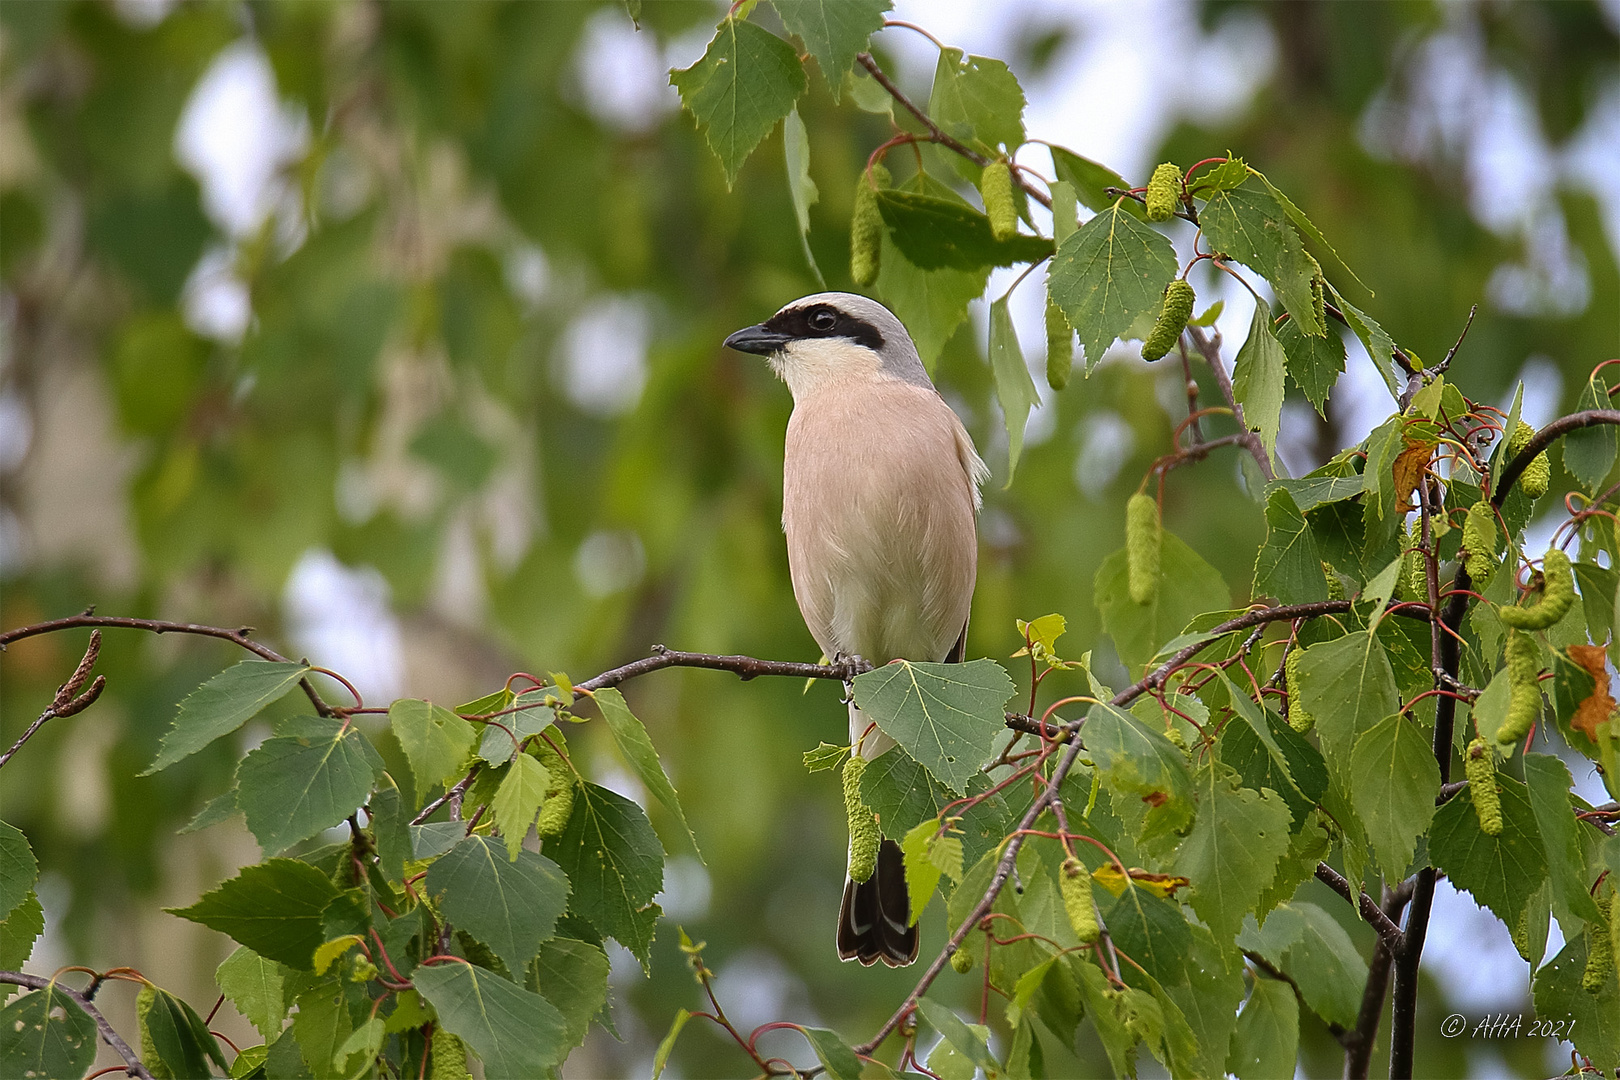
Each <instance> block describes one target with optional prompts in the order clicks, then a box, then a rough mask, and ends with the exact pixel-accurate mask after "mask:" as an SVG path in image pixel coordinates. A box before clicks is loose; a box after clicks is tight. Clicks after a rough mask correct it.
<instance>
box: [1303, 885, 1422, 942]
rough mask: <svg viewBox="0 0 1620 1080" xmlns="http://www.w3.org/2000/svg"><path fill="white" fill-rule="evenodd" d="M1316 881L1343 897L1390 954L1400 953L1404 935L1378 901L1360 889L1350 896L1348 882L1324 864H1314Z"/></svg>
mask: <svg viewBox="0 0 1620 1080" xmlns="http://www.w3.org/2000/svg"><path fill="white" fill-rule="evenodd" d="M1316 880H1317V881H1320V882H1321V883H1322V884H1324V885H1326V886H1327V887H1328V888H1330V889H1332V890H1333V891H1334V892H1336V893H1338V894H1339V895H1340V896H1342V897H1344V898H1345V900H1346V901H1347V902H1348V903H1349V904H1350V905H1351V906H1352V907H1354V908H1355V909H1356V910H1357V911H1359V912H1360V913H1361V920H1362V921H1363V922H1365V923H1366V924H1367V925H1368V926H1371V927H1372V928H1373V930H1374V931H1375V932H1376V933H1377V934H1378V939H1379V941H1381V942H1382V943H1383V944H1384V945H1385V946H1386V947H1387V948H1388V949H1389V951H1390V952H1392V953H1395V954H1397V955H1398V954H1399V953H1400V952H1401V950H1402V948H1404V938H1405V935H1403V934H1402V933H1401V928H1400V927H1398V926H1396V925H1395V923H1394V921H1393V920H1391V919H1390V917H1389V916H1388V915H1385V914H1384V909H1383V908H1381V907H1379V906H1378V901H1376V900H1374V899H1373V898H1372V897H1370V896H1368V895H1367V894H1366V892H1365V891H1363V890H1362V889H1360V888H1357V889H1356V890H1355V894H1354V895H1352V894H1351V886H1350V882H1349V881H1348V880H1347V879H1346V878H1345V876H1344V875H1343V874H1341V873H1339V872H1338V871H1337V870H1335V869H1333V867H1331V866H1329V865H1328V864H1327V863H1325V862H1324V863H1317V864H1316Z"/></svg>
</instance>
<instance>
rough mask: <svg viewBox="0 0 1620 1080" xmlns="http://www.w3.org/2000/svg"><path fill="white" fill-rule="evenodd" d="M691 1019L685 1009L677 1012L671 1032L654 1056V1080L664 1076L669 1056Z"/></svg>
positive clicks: (672, 1022) (671, 1023)
mask: <svg viewBox="0 0 1620 1080" xmlns="http://www.w3.org/2000/svg"><path fill="white" fill-rule="evenodd" d="M690 1019H692V1014H691V1013H689V1012H687V1011H686V1010H685V1009H676V1010H675V1019H674V1020H672V1021H671V1022H670V1025H669V1032H668V1034H666V1035H665V1036H664V1039H663V1041H662V1042H660V1043H659V1044H658V1052H657V1053H656V1054H654V1055H653V1070H652V1080H658V1078H659V1077H660V1076H662V1075H664V1066H665V1065H668V1064H669V1055H670V1054H671V1053H672V1052H673V1051H674V1049H675V1040H676V1039H678V1038H680V1037H681V1029H682V1028H684V1027H685V1026H686V1022H687V1021H688V1020H690Z"/></svg>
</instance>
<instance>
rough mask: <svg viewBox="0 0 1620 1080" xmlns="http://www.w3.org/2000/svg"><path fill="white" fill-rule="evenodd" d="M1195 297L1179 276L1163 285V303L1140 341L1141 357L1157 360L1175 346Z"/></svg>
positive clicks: (1185, 325)
mask: <svg viewBox="0 0 1620 1080" xmlns="http://www.w3.org/2000/svg"><path fill="white" fill-rule="evenodd" d="M1195 299H1197V297H1196V296H1195V295H1194V293H1193V287H1192V286H1191V285H1190V284H1188V283H1187V282H1185V281H1183V280H1182V279H1181V278H1177V279H1176V280H1174V281H1172V282H1171V283H1170V284H1169V285H1167V286H1165V290H1164V305H1163V306H1162V307H1161V308H1159V317H1158V319H1157V320H1155V321H1154V323H1153V329H1152V330H1150V331H1148V336H1147V339H1146V340H1145V341H1143V342H1142V359H1144V360H1157V359H1159V358H1160V357H1162V356H1163V355H1164V354H1165V353H1167V352H1169V351H1170V350H1171V349H1173V348H1175V345H1176V339H1177V338H1179V337H1181V332H1182V331H1183V330H1185V329H1187V320H1188V319H1190V318H1191V317H1192V309H1193V301H1194V300H1195Z"/></svg>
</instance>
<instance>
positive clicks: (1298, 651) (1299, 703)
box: [1283, 645, 1316, 735]
mask: <svg viewBox="0 0 1620 1080" xmlns="http://www.w3.org/2000/svg"><path fill="white" fill-rule="evenodd" d="M1304 656H1305V650H1304V649H1302V648H1300V647H1299V646H1298V645H1296V646H1294V647H1293V648H1292V649H1289V650H1288V659H1286V660H1284V661H1283V681H1284V682H1285V683H1287V684H1288V726H1289V727H1291V728H1293V729H1294V730H1295V731H1297V732H1299V733H1300V734H1301V735H1303V734H1305V733H1306V732H1307V731H1309V730H1311V728H1313V727H1315V726H1316V717H1314V716H1312V715H1311V714H1310V713H1308V712H1306V711H1305V701H1304V699H1303V698H1302V697H1300V693H1299V666H1300V664H1301V663H1302V662H1303V659H1304Z"/></svg>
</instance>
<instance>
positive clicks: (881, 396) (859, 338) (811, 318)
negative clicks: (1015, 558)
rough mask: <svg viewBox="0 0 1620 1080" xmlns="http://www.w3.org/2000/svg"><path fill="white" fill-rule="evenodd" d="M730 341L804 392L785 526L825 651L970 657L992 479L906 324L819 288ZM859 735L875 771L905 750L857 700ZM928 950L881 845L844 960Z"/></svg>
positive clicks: (847, 911) (788, 469) (847, 932)
mask: <svg viewBox="0 0 1620 1080" xmlns="http://www.w3.org/2000/svg"><path fill="white" fill-rule="evenodd" d="M726 345H728V346H730V347H731V348H733V349H738V350H740V351H742V352H748V353H755V354H757V355H760V356H764V357H767V358H768V359H769V361H770V364H771V367H772V369H773V370H774V371H775V372H776V374H777V375H778V376H780V377H781V379H782V381H784V382H785V383H787V385H788V390H790V391H791V392H792V394H793V416H792V418H791V419H790V420H789V421H788V426H787V450H786V455H785V460H784V464H783V478H782V479H783V483H782V529H783V531H784V532H785V533H786V534H787V548H788V569H789V571H790V572H791V574H792V578H793V595H794V598H795V599H797V600H798V602H799V612H800V614H802V615H803V616H804V621H805V625H806V626H808V627H809V629H810V634H811V636H812V637H814V638H815V639H816V643H817V644H818V645H820V646H821V649H822V652H823V653H825V654H826V655H827V656H828V657H832V658H849V657H854V656H859V657H862V658H864V659H866V660H868V661H870V662H872V663H874V664H884V663H887V662H889V661H890V660H896V659H904V660H920V661H940V660H946V661H960V660H962V659H963V649H964V648H965V646H966V638H967V621H968V608H969V606H970V604H971V602H972V599H973V581H974V576H975V574H976V573H977V568H978V540H977V532H976V527H975V522H976V519H977V516H978V510H979V486H980V485H981V484H982V483H983V482H984V480H985V478H986V477H987V476H988V474H989V470H988V469H986V468H985V465H984V462H982V461H980V460H979V455H978V453H977V452H976V451H975V450H974V448H973V440H972V439H971V438H969V436H968V433H967V430H966V429H965V428H963V427H962V422H961V421H960V420H958V419H957V417H956V414H955V413H953V412H952V411H951V409H950V406H948V405H946V404H945V401H944V399H943V398H941V397H940V396H939V392H938V391H937V390H935V389H934V384H933V383H932V382H930V381H929V378H928V373H927V371H925V370H924V369H923V365H922V360H921V359H920V358H919V357H918V355H917V347H916V346H915V345H913V344H912V341H911V335H910V334H908V333H906V328H905V327H904V326H903V325H901V323H900V320H899V319H897V318H895V317H894V314H893V313H892V312H891V311H889V309H888V308H886V307H884V306H883V305H882V304H879V303H878V302H876V301H875V300H869V299H867V298H866V297H864V296H856V295H854V294H851V293H837V292H829V293H817V294H815V295H813V296H806V297H804V298H803V299H800V300H795V301H793V302H792V303H791V304H788V305H787V306H786V307H784V308H783V309H782V310H781V311H778V312H777V313H776V314H775V315H773V316H771V317H770V318H769V319H767V320H766V321H765V322H763V323H760V324H759V325H758V326H749V327H746V328H744V329H742V330H739V331H737V332H736V333H735V334H732V335H731V336H730V337H728V338H727V339H726ZM849 732H850V742H851V744H852V745H854V746H856V747H857V752H858V753H859V754H860V755H861V756H862V757H864V758H866V759H868V760H870V759H872V758H875V757H877V756H878V755H880V754H882V753H883V752H884V751H886V750H888V749H889V748H890V747H892V746H893V745H894V741H893V740H892V739H890V738H889V737H888V736H887V735H885V734H884V733H883V732H881V731H879V730H878V729H877V728H876V727H875V726H874V725H873V724H872V723H871V722H870V721H869V720H867V719H866V717H865V716H864V715H862V713H861V711H860V710H859V709H857V708H856V707H855V705H854V703H853V702H851V703H850V705H849ZM917 946H918V940H917V928H916V927H915V926H912V925H911V904H910V899H909V897H908V896H907V893H906V879H905V863H904V859H903V857H902V855H901V852H900V846H899V845H898V844H896V843H895V842H894V841H893V840H885V841H883V844H882V846H881V848H880V849H879V851H878V858H877V868H876V870H875V871H874V872H873V874H872V876H871V877H870V878H868V879H867V880H866V881H864V882H860V883H856V882H854V881H846V882H845V884H844V900H843V904H842V906H841V908H840V910H839V913H838V955H839V957H840V958H841V959H844V960H851V959H854V960H859V961H860V962H861V963H862V964H867V965H870V964H873V963H875V962H877V961H879V960H881V961H883V963H885V964H887V965H888V966H890V967H903V966H905V965H907V964H910V963H911V962H913V961H914V960H916V959H917Z"/></svg>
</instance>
